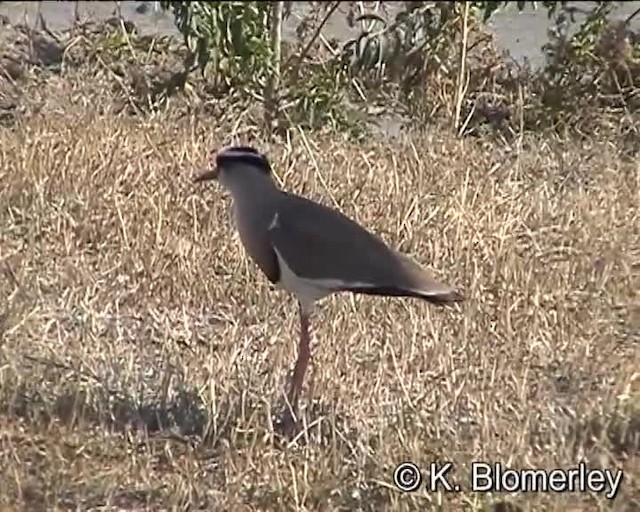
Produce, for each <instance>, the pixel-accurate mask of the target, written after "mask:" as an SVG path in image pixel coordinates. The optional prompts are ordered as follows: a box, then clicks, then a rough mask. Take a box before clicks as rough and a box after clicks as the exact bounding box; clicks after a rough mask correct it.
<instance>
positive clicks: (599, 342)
mask: <svg viewBox="0 0 640 512" xmlns="http://www.w3.org/2000/svg"><path fill="white" fill-rule="evenodd" d="M78 44H79V45H80V42H79V43H78ZM45 46H46V45H45ZM18 50H19V49H18ZM18 50H16V51H18ZM43 52H44V53H42V54H39V55H48V53H47V51H46V48H44V46H43ZM67 57H68V59H69V61H68V62H69V65H68V66H67V67H63V69H62V70H60V69H59V68H56V67H55V66H53V68H52V69H49V70H44V69H42V68H28V69H27V68H24V69H18V70H17V72H18V75H17V76H16V77H10V76H4V77H3V78H2V80H3V81H2V82H1V84H2V87H1V88H0V101H4V106H5V110H4V112H5V114H4V115H5V117H4V120H3V122H2V125H1V126H0V184H1V186H0V225H2V229H1V230H0V269H1V271H2V278H1V279H0V482H1V485H0V509H2V510H28V511H38V510H43V511H45V510H46V511H53V510H230V511H231V510H233V511H239V510H274V511H275V510H332V511H335V510H345V511H346V510H371V511H374V510H425V509H426V510H444V511H507V510H509V511H563V512H566V511H576V512H577V511H601V510H615V511H624V512H632V511H636V510H638V509H639V507H640V471H639V470H640V374H639V373H638V369H639V368H640V364H639V363H640V296H639V294H638V291H639V290H640V218H639V206H640V201H639V198H640V186H639V185H640V183H639V177H640V173H639V171H640V167H639V164H638V161H637V160H633V159H630V158H626V157H623V156H622V155H621V154H620V153H619V151H618V146H617V144H616V142H615V141H612V140H607V139H605V138H603V137H601V136H594V137H593V138H591V139H589V138H586V139H583V140H580V141H576V140H560V139H558V138H557V137H552V136H542V135H527V136H525V137H524V138H523V139H522V140H521V141H520V143H519V144H516V143H514V144H512V145H504V144H497V143H496V142H495V140H490V139H489V138H481V137H478V138H466V139H460V138H458V137H454V136H452V135H449V134H447V133H446V132H444V131H439V130H435V129H433V130H426V131H425V133H423V134H421V135H416V136H413V137H412V138H408V139H407V140H405V141H404V142H402V143H400V142H391V141H386V142H384V141H379V140H376V141H369V142H363V143H351V142H345V141H344V140H343V139H342V138H340V137H337V136H317V135H312V134H302V135H301V134H298V135H297V136H296V137H294V139H293V140H292V143H291V145H287V144H273V143H268V142H266V141H264V140H261V139H259V138H258V139H253V140H252V142H253V143H254V144H256V145H258V146H260V147H261V148H262V149H263V150H265V151H266V152H267V153H268V154H269V155H270V158H271V159H272V161H273V164H274V168H275V169H276V172H277V174H278V177H279V179H280V180H281V181H282V182H283V186H284V188H286V189H287V190H291V191H294V192H297V193H302V194H304V195H306V196H308V197H311V198H314V199H316V200H318V201H321V202H323V203H325V204H328V205H337V206H339V207H340V208H341V209H342V210H343V211H344V212H345V213H347V214H348V215H350V216H352V217H353V218H355V219H357V220H358V221H359V222H361V223H362V224H364V225H366V226H367V227H369V228H370V229H372V230H373V231H375V232H376V233H378V234H379V235H381V236H382V237H383V238H384V239H385V240H386V241H388V242H389V243H390V244H392V245H393V246H395V247H398V248H400V249H401V250H403V251H405V252H407V253H410V254H411V255H412V256H414V257H415V258H416V259H417V260H419V261H420V262H422V263H424V264H425V265H428V266H429V267H430V268H432V269H433V270H434V272H436V273H437V275H439V276H440V277H442V279H444V280H446V281H447V282H450V283H452V284H454V285H456V286H458V287H460V289H461V290H462V291H463V292H464V294H465V295H466V296H467V297H468V300H467V301H466V302H465V304H464V305H463V306H462V307H461V308H460V309H439V308H435V307H430V306H428V305H425V304H423V303H421V302H417V301H412V300H400V299H381V298H371V297H353V296H350V295H341V296H336V297H333V298H331V299H329V300H327V301H326V302H325V303H324V304H323V306H322V307H321V308H320V310H319V312H318V314H317V315H316V318H315V319H314V334H315V339H316V345H315V347H314V363H313V369H312V372H311V373H312V374H311V376H310V377H311V378H309V380H308V382H307V383H308V384H309V387H308V389H307V390H306V394H305V395H304V403H305V409H304V421H305V422H306V425H307V427H308V428H307V429H306V430H305V431H304V432H303V433H302V434H301V436H300V437H299V438H298V439H296V440H293V441H291V442H289V443H286V442H282V441H281V440H279V439H278V438H277V437H276V436H275V435H274V432H273V425H272V419H271V418H272V414H273V412H274V411H275V410H277V409H278V408H279V406H280V404H281V397H282V393H283V390H284V389H285V387H284V386H285V382H286V378H287V375H288V370H289V369H290V368H291V364H292V362H293V360H294V357H295V343H296V335H297V333H296V328H297V311H296V308H295V303H294V301H293V299H292V298H291V297H290V296H288V295H287V294H285V293H284V292H282V291H279V290H274V289H272V287H271V286H270V285H269V284H268V283H267V281H266V279H265V278H264V277H263V276H262V275H261V274H260V273H259V272H258V271H257V269H256V268H255V266H253V265H252V264H250V263H249V262H248V261H247V260H246V258H245V256H244V253H243V251H242V248H241V246H240V244H239V241H238V239H237V238H236V237H234V236H233V235H232V231H231V227H230V225H229V202H228V198H227V197H225V195H224V194H223V193H222V192H221V191H220V190H219V189H218V188H217V187H215V186H213V185H212V186H210V187H202V186H200V187H196V186H194V185H193V184H192V183H191V180H190V178H191V177H192V175H193V173H194V172H195V171H197V170H199V169H202V167H203V166H204V165H207V162H208V160H209V159H210V158H211V155H212V152H213V151H215V149H216V148H218V147H219V146H220V145H221V144H223V143H226V142H227V141H228V132H229V130H230V129H231V127H232V126H233V125H237V123H238V118H237V117H234V116H235V114H234V115H233V116H232V115H231V114H229V115H228V116H227V117H225V116H224V115H223V114H215V115H214V114H206V112H207V111H206V110H188V109H185V110H180V111H177V110H175V109H173V110H172V109H169V111H167V112H163V111H160V112H158V113H155V114H153V115H145V116H143V115H133V114H132V111H130V110H127V108H124V107H127V106H130V105H126V104H125V105H124V106H123V105H122V104H121V96H120V95H119V94H120V92H121V87H122V85H123V83H122V80H123V79H122V77H121V76H120V75H118V74H117V73H115V74H114V72H113V69H112V68H109V67H105V66H102V65H101V64H100V62H99V60H100V59H98V60H97V61H96V62H95V63H93V64H92V65H91V66H88V65H87V64H82V62H83V60H82V58H81V56H80V54H77V55H76V54H74V53H73V51H71V50H69V52H68V55H67ZM7 62H8V61H7ZM65 66H66V65H65ZM9 107H11V108H9ZM131 108H133V107H131ZM216 112H218V111H216ZM247 137H249V135H247ZM404 461H412V462H414V463H415V464H417V465H418V466H420V467H421V468H427V467H428V465H429V463H431V462H433V461H441V462H445V461H451V462H453V463H454V465H455V477H456V479H458V480H459V481H460V482H461V490H460V492H445V491H443V490H438V491H436V492H428V491H427V490H426V489H425V488H421V489H419V490H418V491H416V492H414V493H402V492H400V491H398V490H397V489H396V488H394V485H393V480H392V475H393V471H394V468H395V467H396V466H397V465H398V464H400V463H401V462H404ZM474 461H485V462H490V463H493V462H501V463H503V464H505V465H507V466H509V467H513V468H525V469H526V468H540V469H551V468H571V467H575V466H576V465H577V464H578V463H579V462H580V461H584V462H586V463H587V464H588V466H589V467H592V468H619V469H622V470H623V471H624V481H623V484H622V486H621V489H620V491H619V493H618V495H617V496H616V497H615V499H608V498H606V497H605V496H604V495H602V494H593V493H592V494H590V493H579V492H570V493H542V492H530V493H506V492H495V493H491V494H486V493H484V494H483V493H475V492H472V491H471V490H470V489H469V486H468V479H469V474H470V466H471V463H472V462H474Z"/></svg>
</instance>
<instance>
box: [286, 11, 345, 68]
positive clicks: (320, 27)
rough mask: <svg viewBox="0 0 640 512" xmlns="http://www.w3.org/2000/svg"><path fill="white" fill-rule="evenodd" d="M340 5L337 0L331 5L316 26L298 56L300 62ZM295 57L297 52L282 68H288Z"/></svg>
mask: <svg viewBox="0 0 640 512" xmlns="http://www.w3.org/2000/svg"><path fill="white" fill-rule="evenodd" d="M339 5H340V2H339V1H335V2H334V3H333V5H332V6H331V8H330V9H329V10H328V11H327V13H326V14H325V16H324V18H323V19H322V21H321V22H320V24H319V25H318V27H317V28H316V31H315V32H314V33H313V36H312V37H311V39H309V42H308V43H307V46H305V47H304V49H303V50H302V51H301V52H300V54H299V55H298V56H297V61H298V64H299V63H300V62H302V60H303V59H304V58H305V57H306V56H307V53H309V50H311V47H312V46H313V43H315V42H316V39H318V37H319V36H320V33H321V32H322V29H323V28H324V26H325V25H326V24H327V21H329V18H330V17H331V15H332V14H333V13H334V12H335V10H336V9H337V8H338V6H339ZM294 58H296V56H295V54H291V55H290V56H289V58H288V59H287V60H286V61H285V63H284V66H282V69H287V68H288V67H289V65H290V64H291V62H292V61H293V59H294Z"/></svg>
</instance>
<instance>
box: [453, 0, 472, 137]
mask: <svg viewBox="0 0 640 512" xmlns="http://www.w3.org/2000/svg"><path fill="white" fill-rule="evenodd" d="M468 22H469V3H468V2H465V3H464V14H463V17H462V49H461V51H460V75H459V76H458V92H457V94H456V96H457V97H456V115H455V119H454V126H455V128H456V130H457V129H458V126H459V125H460V112H461V110H462V100H463V97H464V74H465V71H466V66H465V63H466V60H467V35H468Z"/></svg>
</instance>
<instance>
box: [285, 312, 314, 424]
mask: <svg viewBox="0 0 640 512" xmlns="http://www.w3.org/2000/svg"><path fill="white" fill-rule="evenodd" d="M309 316H310V315H309V313H306V312H304V310H303V308H302V306H301V307H300V341H299V342H298V359H297V360H296V365H295V367H294V369H293V376H292V378H291V388H290V391H289V405H290V407H291V409H292V411H293V412H294V413H296V412H297V410H298V398H299V397H300V393H301V391H302V384H303V383H304V375H305V373H306V371H307V367H308V366H309V358H310V357H311V351H310V349H309V342H310V334H309Z"/></svg>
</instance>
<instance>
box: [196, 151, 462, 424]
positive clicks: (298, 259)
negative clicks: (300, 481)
mask: <svg viewBox="0 0 640 512" xmlns="http://www.w3.org/2000/svg"><path fill="white" fill-rule="evenodd" d="M212 160H213V161H212V162H210V164H209V165H208V166H207V168H205V170H203V171H202V172H200V173H198V174H196V175H195V176H194V177H193V181H194V182H195V183H202V182H206V181H211V180H214V181H217V182H218V183H219V184H220V185H221V186H222V188H223V189H226V191H227V192H228V193H230V196H231V199H232V203H233V217H234V221H235V222H234V224H235V227H236V229H237V231H238V234H239V237H240V241H241V243H242V245H243V246H244V249H245V252H246V253H247V255H248V256H249V258H250V259H251V260H253V261H254V263H255V264H256V265H257V266H258V267H259V269H260V270H261V271H262V272H263V273H264V274H265V275H266V277H267V279H268V280H269V281H270V282H271V283H273V284H274V285H276V286H278V287H280V288H282V289H284V290H286V291H288V292H289V293H291V294H293V295H294V296H295V298H296V299H297V302H298V309H299V321H300V332H299V340H298V347H297V348H298V350H297V352H298V353H297V359H296V362H295V365H294V368H293V373H292V376H291V378H290V385H289V390H288V393H287V396H286V398H287V404H286V407H285V411H284V412H283V414H282V418H281V420H280V425H281V426H282V428H283V429H284V430H287V431H291V429H295V427H296V426H297V425H298V423H297V422H298V419H299V414H298V404H299V398H300V394H301V391H302V386H303V383H304V376H305V373H306V370H307V367H308V365H309V360H310V357H311V352H310V341H311V334H310V333H311V326H310V321H311V316H312V315H313V313H314V311H315V307H316V304H317V303H318V302H319V301H320V300H322V299H324V298H325V297H327V296H329V295H332V294H334V293H338V292H351V293H354V294H365V295H378V296H395V297H414V298H418V299H423V300H425V301H427V302H430V303H433V304H438V305H444V304H453V303H458V302H462V301H463V300H464V297H463V295H462V294H461V293H460V292H458V291H457V290H456V289H454V288H453V287H451V286H449V285H447V284H444V283H441V282H438V281H436V280H434V279H433V278H431V277H430V276H429V275H428V273H427V271H426V270H425V268H424V267H423V266H421V265H420V264H419V263H417V262H416V261H415V260H413V259H411V258H410V257H409V256H407V255H405V254H403V253H401V252H399V251H397V250H395V249H392V248H391V247H390V246H389V245H387V244H386V243H385V242H384V241H383V240H382V239H381V238H380V237H378V236H377V235H375V234H373V233H372V232H370V231H368V230H367V229H366V228H364V227H362V226H361V225H359V224H358V223H357V222H355V221H354V220H351V219H350V218H349V217H347V216H346V215H344V214H342V213H341V212H340V211H338V210H337V209H334V208H331V207H329V206H325V205H323V204H321V203H317V202H315V201H312V200H310V199H307V198H305V197H302V196H299V195H296V194H293V193H291V192H287V191H285V190H283V189H281V188H280V187H279V186H278V185H277V183H276V181H275V180H274V175H273V169H272V167H271V163H270V161H269V159H268V158H267V156H266V155H265V154H264V153H262V152H260V151H259V150H257V149H256V148H254V147H253V146H248V145H231V146H225V147H222V148H221V149H220V150H218V151H217V153H216V154H215V158H213V159H212Z"/></svg>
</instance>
